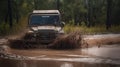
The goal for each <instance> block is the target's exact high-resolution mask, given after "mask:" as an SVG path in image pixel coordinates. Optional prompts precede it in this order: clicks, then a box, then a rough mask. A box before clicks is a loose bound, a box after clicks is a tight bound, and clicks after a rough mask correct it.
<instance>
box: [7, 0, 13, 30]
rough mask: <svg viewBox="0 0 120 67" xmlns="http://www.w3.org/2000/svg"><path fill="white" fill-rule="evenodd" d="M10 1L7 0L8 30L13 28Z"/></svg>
mask: <svg viewBox="0 0 120 67" xmlns="http://www.w3.org/2000/svg"><path fill="white" fill-rule="evenodd" d="M11 3H12V1H11V0H8V16H9V25H10V28H11V27H12V26H13V18H12V4H11Z"/></svg>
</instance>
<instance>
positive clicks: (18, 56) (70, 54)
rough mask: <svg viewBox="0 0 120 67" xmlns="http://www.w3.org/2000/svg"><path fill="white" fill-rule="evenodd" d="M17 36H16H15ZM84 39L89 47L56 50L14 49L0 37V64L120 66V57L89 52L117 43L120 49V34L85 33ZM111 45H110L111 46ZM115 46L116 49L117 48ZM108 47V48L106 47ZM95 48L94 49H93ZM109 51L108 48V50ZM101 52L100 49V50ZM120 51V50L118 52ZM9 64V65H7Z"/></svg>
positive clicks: (22, 66)
mask: <svg viewBox="0 0 120 67" xmlns="http://www.w3.org/2000/svg"><path fill="white" fill-rule="evenodd" d="M13 38H15V37H13ZM83 39H84V41H85V43H87V44H88V47H87V48H85V50H83V49H72V50H71V49H70V50H65V49H64V50H55V49H13V48H10V47H8V46H5V44H6V42H7V41H8V40H7V39H5V38H2V39H0V44H1V46H2V48H1V47H0V57H1V58H0V66H2V67H8V66H10V67H40V66H41V67H79V66H81V67H119V66H120V64H119V63H120V58H119V57H118V59H116V58H109V57H106V56H105V57H104V56H101V55H102V53H101V55H100V56H99V55H98V56H96V55H94V54H92V53H88V51H87V50H89V48H91V47H94V46H96V47H95V49H97V50H98V49H99V48H101V50H102V48H105V47H104V45H107V46H108V47H110V46H111V45H114V44H117V46H116V47H117V48H118V49H119V47H118V46H119V45H120V34H107V35H106V34H103V35H87V36H86V35H84V36H83ZM109 45H110V46H109ZM111 47H112V46H111ZM116 47H115V49H116ZM105 49H106V48H105ZM115 49H113V50H115ZM92 50H94V49H92ZM107 51H108V50H107ZM98 52H99V51H98ZM118 53H119V52H118ZM6 64H7V65H6Z"/></svg>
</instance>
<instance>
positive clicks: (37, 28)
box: [31, 26, 62, 31]
mask: <svg viewBox="0 0 120 67" xmlns="http://www.w3.org/2000/svg"><path fill="white" fill-rule="evenodd" d="M31 29H32V30H33V31H38V30H55V31H60V30H61V29H62V28H61V27H56V26H37V27H31Z"/></svg>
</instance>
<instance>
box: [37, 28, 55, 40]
mask: <svg viewBox="0 0 120 67" xmlns="http://www.w3.org/2000/svg"><path fill="white" fill-rule="evenodd" d="M37 38H39V40H53V39H55V38H56V32H55V31H54V30H41V31H39V32H38V33H37Z"/></svg>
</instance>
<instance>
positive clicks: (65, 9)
mask: <svg viewBox="0 0 120 67" xmlns="http://www.w3.org/2000/svg"><path fill="white" fill-rule="evenodd" d="M111 1H112V4H111V8H112V10H111V17H110V18H111V19H110V20H111V23H112V25H116V26H117V27H118V26H119V25H120V20H119V19H120V13H119V12H120V9H119V8H120V0H111ZM11 3H12V6H11V7H12V18H13V28H15V27H16V29H17V27H18V26H19V24H22V22H24V20H22V21H21V19H22V18H26V16H27V17H28V15H29V14H30V13H31V12H32V11H33V10H35V9H37V10H48V9H50V10H52V9H56V7H57V0H11ZM0 4H1V6H0V33H1V34H4V33H6V32H7V33H8V32H9V30H13V29H10V28H9V27H10V26H9V17H8V11H9V10H8V0H0ZM59 5H60V9H59V10H60V12H61V14H62V20H63V21H64V22H66V24H67V25H66V27H65V30H66V31H69V30H73V29H72V27H74V28H75V29H77V30H78V29H79V28H80V30H83V28H84V30H87V31H93V30H94V27H95V28H96V27H97V26H99V25H105V24H106V14H107V0H59ZM24 24H27V21H26V22H25V23H24ZM74 25H76V26H74ZM79 25H80V26H82V28H81V27H79ZM23 26H24V25H23ZM69 26H71V27H69ZM89 26H90V27H91V28H90V29H91V30H88V29H87V27H89ZM67 27H68V28H67ZM100 28H101V27H100ZM96 29H97V30H100V31H102V30H101V29H99V28H96ZM112 29H113V26H112V28H111V30H112ZM114 29H116V30H117V28H116V27H115V26H114ZM104 31H106V30H105V26H104V29H103V32H104ZM98 32H99V31H98Z"/></svg>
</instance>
